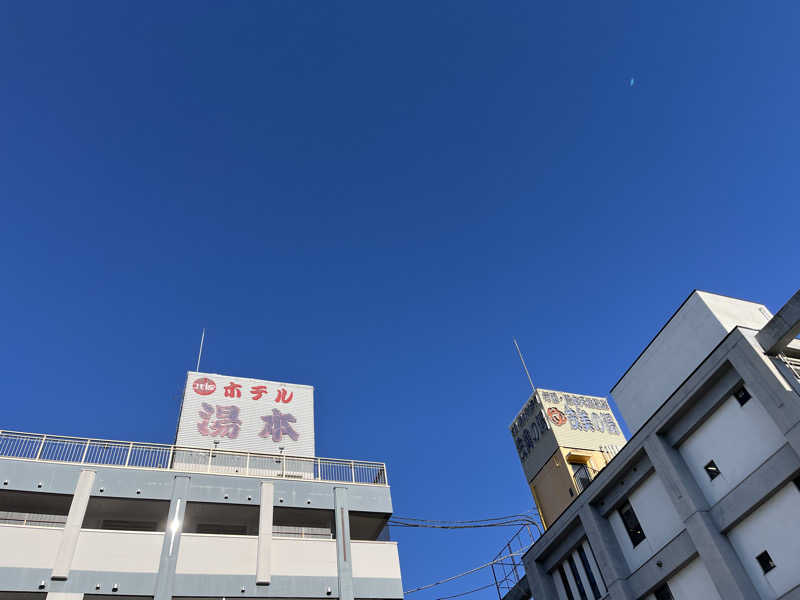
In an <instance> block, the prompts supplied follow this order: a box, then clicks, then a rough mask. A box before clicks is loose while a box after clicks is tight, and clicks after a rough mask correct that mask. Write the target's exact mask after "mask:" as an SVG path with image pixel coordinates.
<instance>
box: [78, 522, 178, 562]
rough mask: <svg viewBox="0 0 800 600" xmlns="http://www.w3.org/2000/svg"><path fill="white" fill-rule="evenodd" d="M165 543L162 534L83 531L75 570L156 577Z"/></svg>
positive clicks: (79, 537)
mask: <svg viewBox="0 0 800 600" xmlns="http://www.w3.org/2000/svg"><path fill="white" fill-rule="evenodd" d="M163 543H164V533H163V532H160V531H159V532H150V531H101V530H96V529H84V530H82V531H81V532H80V535H79V536H78V545H77V546H76V548H75V557H74V558H73V560H72V569H73V570H75V571H116V572H118V573H156V572H158V562H159V559H160V558H161V547H162V545H163Z"/></svg>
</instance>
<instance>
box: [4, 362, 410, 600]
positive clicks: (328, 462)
mask: <svg viewBox="0 0 800 600" xmlns="http://www.w3.org/2000/svg"><path fill="white" fill-rule="evenodd" d="M213 377H222V376H212V378H213ZM248 381H249V380H248ZM261 383H264V382H261ZM187 387H188V386H187ZM306 387H307V386H306ZM199 389H200V390H201V392H202V395H203V398H205V397H206V395H208V394H211V392H210V391H208V388H207V387H199ZM231 389H232V390H234V391H235V388H231ZM281 389H283V388H281ZM243 390H244V388H243ZM187 393H188V392H187ZM290 393H291V392H288V393H287V392H286V391H283V392H281V391H280V390H278V395H277V396H275V398H277V399H273V398H272V395H270V397H268V398H267V397H265V398H264V399H263V400H264V402H265V404H264V409H265V410H264V411H261V412H264V413H267V414H266V417H265V418H260V419H258V421H259V422H258V423H250V422H248V420H247V416H246V414H245V412H246V411H244V410H243V411H242V412H241V415H240V414H236V413H237V412H238V411H231V410H230V408H231V406H233V403H234V402H235V401H238V400H237V399H236V398H233V396H235V394H234V393H233V392H231V398H232V399H231V398H226V397H224V396H221V398H220V400H219V402H220V404H219V405H220V406H222V407H223V410H222V411H219V410H218V409H216V408H215V410H214V415H213V416H209V414H208V413H204V412H203V411H204V410H205V409H204V408H203V407H202V405H201V411H200V412H201V414H200V416H199V417H195V418H194V420H195V421H196V420H197V419H198V418H199V419H200V422H199V423H193V422H189V425H188V426H190V427H194V428H195V431H200V432H204V431H205V432H211V433H210V434H209V435H211V436H217V437H219V436H227V439H226V441H229V442H231V441H233V442H239V441H240V438H238V437H237V435H238V433H239V428H241V432H242V438H241V439H246V438H245V437H244V431H245V428H247V427H250V428H251V429H252V431H250V432H249V433H250V435H251V436H252V443H275V444H277V443H279V440H280V432H281V427H282V428H283V433H284V434H285V433H286V432H287V430H288V429H289V426H291V427H292V429H291V434H292V437H291V438H290V441H297V442H298V443H303V437H302V433H303V432H304V431H306V430H304V429H303V427H304V426H306V423H304V422H303V421H304V419H303V417H302V415H303V414H304V413H303V412H302V411H303V410H308V406H306V407H301V406H298V407H297V409H294V408H290V407H291V406H292V404H290V402H292V400H289V398H290V396H289V394H290ZM187 397H188V396H187ZM209 397H211V398H213V396H209ZM295 399H296V397H295ZM204 401H205V400H204ZM244 401H246V402H249V403H251V405H250V406H252V402H254V401H255V400H254V399H253V398H252V397H246V398H244ZM210 402H216V401H213V400H212V401H209V402H206V404H209V405H211V404H210ZM269 403H272V404H269ZM275 403H277V404H278V405H279V406H280V409H276V408H275ZM214 406H216V404H214ZM194 408H196V407H191V406H189V405H188V404H187V403H186V402H185V403H184V411H186V410H194ZM248 410H250V409H248ZM273 410H279V411H281V420H280V423H279V422H278V421H277V420H274V419H273V420H271V421H270V420H269V419H270V418H272V415H273V413H272V411H273ZM290 411H292V412H291V414H290ZM210 412H211V411H210V409H209V413H210ZM295 413H296V415H295ZM256 414H257V413H256ZM220 415H222V416H223V417H224V418H225V419H226V420H225V422H224V423H223V424H220V423H217V422H216V421H214V420H213V419H214V418H216V417H218V416H220ZM287 415H289V416H291V417H292V419H294V420H287V419H284V417H286V416H287ZM312 416H313V415H312ZM184 417H186V413H185V412H184ZM237 423H238V424H237ZM265 424H266V425H267V426H269V427H271V428H272V429H270V430H269V431H268V432H267V434H264V435H261V437H259V434H263V431H260V430H261V429H262V428H263V427H264V426H265ZM279 425H280V427H279ZM256 426H258V428H255V427H256ZM295 427H296V429H295ZM298 432H300V433H298ZM234 433H236V434H237V435H234ZM310 433H311V434H313V431H312V432H310ZM202 435H206V433H202ZM231 438H237V439H235V440H231ZM267 438H268V439H267ZM295 438H296V439H295ZM259 440H261V441H259ZM280 443H283V442H282V441H281V442H280ZM209 446H210V447H209ZM305 448H306V449H308V448H313V441H310V442H309V443H308V444H307V445H306V446H305ZM391 513H392V501H391V494H390V489H389V486H388V481H387V476H386V467H385V465H384V464H383V463H374V462H363V461H353V460H333V459H325V458H319V457H315V456H313V455H312V456H289V455H288V453H283V454H280V453H276V454H266V453H261V452H253V451H247V450H242V449H241V446H240V448H239V449H237V450H232V449H225V448H224V447H218V445H217V444H214V445H212V444H211V443H209V444H208V445H206V447H204V448H187V447H183V446H170V445H159V444H143V443H138V442H119V441H107V440H96V439H85V438H69V437H61V436H48V435H42V434H27V433H17V432H10V431H0V600H39V599H41V600H45V599H47V600H82V598H83V596H84V595H91V597H93V598H95V599H97V600H103V599H110V598H119V597H123V598H126V599H128V600H132V599H133V598H137V599H138V598H141V599H143V600H144V599H147V598H155V599H156V600H167V599H169V598H173V597H174V598H181V599H187V600H188V599H190V598H192V599H194V598H281V599H289V598H320V599H323V598H324V599H329V598H340V599H341V600H354V599H355V598H375V599H393V598H396V599H400V598H402V597H403V588H402V582H401V577H400V565H399V559H398V553H397V544H396V543H395V542H392V541H389V540H388V535H387V529H386V523H387V520H388V518H389V516H390V515H391Z"/></svg>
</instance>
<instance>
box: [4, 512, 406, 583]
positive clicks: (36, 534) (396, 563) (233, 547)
mask: <svg viewBox="0 0 800 600" xmlns="http://www.w3.org/2000/svg"><path fill="white" fill-rule="evenodd" d="M61 535H62V532H61V530H59V529H53V528H50V527H35V526H24V527H23V526H21V525H7V524H3V525H0V564H2V565H3V566H6V567H14V568H20V569H25V568H28V569H30V568H37V569H52V567H53V564H54V563H55V559H56V553H57V551H58V547H59V543H60V541H61ZM164 535H165V533H164V532H163V531H153V532H149V531H148V532H145V531H109V530H101V529H81V531H80V534H79V538H78V545H77V548H76V551H75V557H74V560H73V563H72V569H73V570H75V571H87V572H98V571H100V572H113V573H142V574H145V573H153V574H154V573H156V572H158V566H159V558H160V556H161V548H162V545H163V543H164ZM279 536H280V534H274V537H273V538H272V544H273V554H272V556H273V564H272V574H273V575H276V576H287V577H330V578H333V579H335V578H336V576H337V563H336V542H335V540H332V539H307V538H306V539H302V538H297V537H279ZM257 548H258V537H257V536H245V535H207V534H198V533H183V534H181V543H180V550H179V553H178V562H177V573H179V574H187V575H188V574H195V575H204V576H208V575H248V576H253V577H254V576H255V573H256V557H257ZM351 548H352V553H353V557H352V564H353V577H356V578H366V579H369V578H384V579H395V580H399V579H400V559H399V556H398V552H397V543H396V542H379V541H355V540H353V541H352V542H351Z"/></svg>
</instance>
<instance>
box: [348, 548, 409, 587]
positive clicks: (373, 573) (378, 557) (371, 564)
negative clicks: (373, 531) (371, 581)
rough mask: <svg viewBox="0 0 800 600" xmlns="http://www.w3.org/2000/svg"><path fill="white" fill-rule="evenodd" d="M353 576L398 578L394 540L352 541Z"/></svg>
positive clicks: (398, 565) (397, 558)
mask: <svg viewBox="0 0 800 600" xmlns="http://www.w3.org/2000/svg"><path fill="white" fill-rule="evenodd" d="M351 549H352V551H353V577H380V578H383V579H400V578H401V575H400V557H399V555H398V553H397V543H396V542H352V543H351Z"/></svg>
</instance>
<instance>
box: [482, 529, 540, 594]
mask: <svg viewBox="0 0 800 600" xmlns="http://www.w3.org/2000/svg"><path fill="white" fill-rule="evenodd" d="M540 535H541V532H540V531H539V530H538V529H537V527H536V526H531V525H523V526H522V527H521V528H520V529H519V531H517V533H515V534H514V535H513V536H512V537H511V539H510V540H508V542H507V543H506V545H505V546H503V548H502V550H500V552H498V553H497V556H495V558H494V561H493V562H492V575H493V576H494V583H495V586H496V587H497V597H498V599H499V600H503V598H505V596H506V594H508V592H510V591H511V588H513V587H514V586H515V585H517V582H518V581H519V580H520V579H522V578H524V577H525V565H524V564H523V562H522V555H523V554H525V552H526V551H527V550H528V548H530V547H531V546H532V545H533V542H535V541H536V540H538V539H539V536H540Z"/></svg>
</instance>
